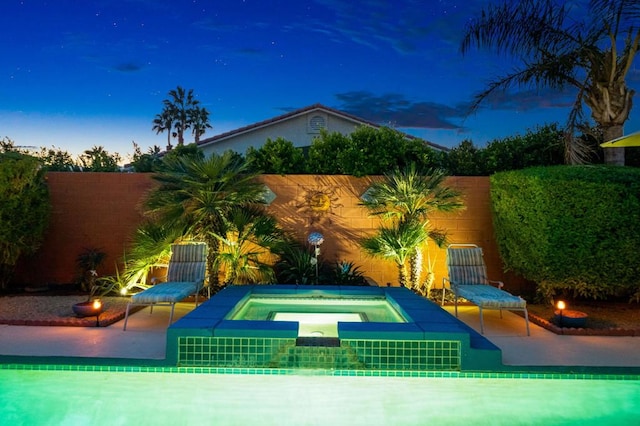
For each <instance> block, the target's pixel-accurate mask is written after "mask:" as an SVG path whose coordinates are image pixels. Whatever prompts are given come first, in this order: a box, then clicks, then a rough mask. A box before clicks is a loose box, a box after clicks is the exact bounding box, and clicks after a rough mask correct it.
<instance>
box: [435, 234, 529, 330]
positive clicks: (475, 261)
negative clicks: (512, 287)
mask: <svg viewBox="0 0 640 426" xmlns="http://www.w3.org/2000/svg"><path fill="white" fill-rule="evenodd" d="M447 270H448V272H449V277H445V278H443V280H442V288H443V291H442V304H443V305H444V292H445V288H446V284H447V283H448V284H449V288H450V290H451V291H452V292H453V294H454V305H455V313H456V317H457V316H458V298H460V297H462V298H464V299H466V300H468V301H469V302H471V303H473V304H474V305H477V306H478V308H479V309H480V332H481V333H483V334H484V321H483V318H482V310H483V309H499V310H500V318H502V310H503V309H507V310H510V311H523V312H524V320H525V323H526V325H527V336H529V335H530V333H529V315H528V313H527V302H526V300H524V299H523V298H521V297H519V296H514V295H513V294H511V293H508V292H506V291H504V290H502V287H503V286H504V283H503V282H502V281H491V280H489V279H487V268H486V266H485V263H484V258H483V255H482V249H481V248H480V247H478V246H477V245H475V244H451V245H450V246H449V247H447Z"/></svg>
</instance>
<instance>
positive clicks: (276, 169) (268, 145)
mask: <svg viewBox="0 0 640 426" xmlns="http://www.w3.org/2000/svg"><path fill="white" fill-rule="evenodd" d="M245 157H246V159H247V163H248V165H249V167H250V168H251V170H255V171H260V172H262V173H272V174H279V175H285V174H296V173H304V171H305V158H304V154H303V152H302V149H301V148H296V147H294V146H293V143H292V142H291V141H288V140H286V139H283V138H277V139H276V140H271V139H267V142H265V144H264V145H262V146H261V147H260V148H258V149H255V148H253V147H249V149H248V150H247V152H246V155H245Z"/></svg>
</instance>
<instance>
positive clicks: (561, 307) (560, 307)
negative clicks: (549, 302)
mask: <svg viewBox="0 0 640 426" xmlns="http://www.w3.org/2000/svg"><path fill="white" fill-rule="evenodd" d="M556 307H557V308H558V311H560V319H559V320H558V325H559V326H560V327H562V311H564V310H565V309H566V308H567V305H566V304H565V303H564V301H562V300H558V303H557V304H556Z"/></svg>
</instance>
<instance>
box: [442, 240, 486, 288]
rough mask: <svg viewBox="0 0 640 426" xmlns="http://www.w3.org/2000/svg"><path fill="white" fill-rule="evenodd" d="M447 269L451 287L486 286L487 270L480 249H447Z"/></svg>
mask: <svg viewBox="0 0 640 426" xmlns="http://www.w3.org/2000/svg"><path fill="white" fill-rule="evenodd" d="M447 269H448V271H449V279H450V280H451V283H452V285H480V284H488V282H487V268H486V266H485V264H484V259H483V257H482V249H481V248H480V247H468V248H467V247H465V248H450V249H448V250H447Z"/></svg>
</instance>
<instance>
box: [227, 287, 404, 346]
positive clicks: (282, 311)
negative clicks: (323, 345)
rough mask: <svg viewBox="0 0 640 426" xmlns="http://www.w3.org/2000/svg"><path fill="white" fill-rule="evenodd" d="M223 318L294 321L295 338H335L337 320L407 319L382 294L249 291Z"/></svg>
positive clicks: (373, 320)
mask: <svg viewBox="0 0 640 426" xmlns="http://www.w3.org/2000/svg"><path fill="white" fill-rule="evenodd" d="M226 319H229V320H249V321H290V322H296V323H298V337H338V323H339V322H395V323H405V322H407V320H406V319H405V318H404V317H403V316H402V315H401V314H400V313H399V312H398V311H397V310H396V308H394V306H393V305H392V304H391V303H390V302H389V301H388V300H387V299H386V298H385V297H384V296H383V295H360V296H359V295H352V294H345V295H340V294H334V295H317V294H315V295H313V294H312V295H305V294H293V295H259V294H252V295H251V296H249V298H248V299H247V300H245V301H244V302H243V303H241V304H238V305H237V306H236V308H235V309H234V310H233V311H232V312H230V313H229V315H227V317H226Z"/></svg>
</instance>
